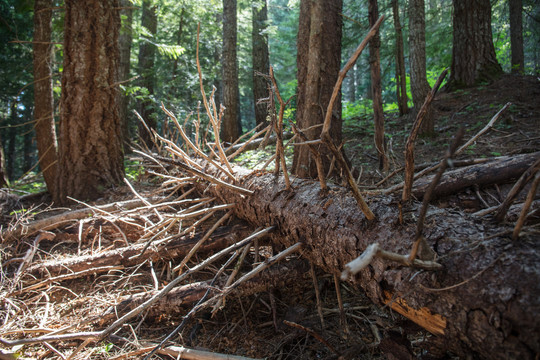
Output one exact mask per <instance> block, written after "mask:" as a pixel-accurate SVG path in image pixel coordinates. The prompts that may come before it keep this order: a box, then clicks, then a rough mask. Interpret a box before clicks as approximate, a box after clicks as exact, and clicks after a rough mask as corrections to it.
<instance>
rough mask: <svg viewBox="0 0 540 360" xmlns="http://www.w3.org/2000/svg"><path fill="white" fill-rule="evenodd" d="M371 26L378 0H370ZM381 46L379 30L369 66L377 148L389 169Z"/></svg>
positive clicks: (382, 164) (371, 44)
mask: <svg viewBox="0 0 540 360" xmlns="http://www.w3.org/2000/svg"><path fill="white" fill-rule="evenodd" d="M368 17H369V26H370V27H372V26H373V25H375V23H376V22H377V20H378V19H379V7H378V4H377V0H369V5H368ZM380 47H381V37H380V36H379V32H378V31H377V33H376V34H375V36H373V38H371V40H370V42H369V68H370V72H371V92H372V94H373V95H372V96H373V121H374V123H375V148H376V149H377V157H378V158H379V169H381V170H384V171H387V170H388V157H387V156H386V147H385V145H384V113H383V105H382V86H381V58H380V55H379V48H380Z"/></svg>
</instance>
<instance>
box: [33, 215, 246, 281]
mask: <svg viewBox="0 0 540 360" xmlns="http://www.w3.org/2000/svg"><path fill="white" fill-rule="evenodd" d="M247 232H248V228H247V227H246V226H242V225H235V226H232V227H231V226H223V227H221V228H219V229H217V230H216V231H215V232H214V234H213V236H212V237H211V241H210V242H207V243H205V244H203V245H202V246H201V248H200V251H201V252H208V251H212V250H216V249H222V248H224V247H227V246H230V245H231V244H234V243H235V242H237V241H239V240H241V239H243V238H244V237H245V236H247ZM203 236H204V233H203V232H197V233H195V235H193V236H192V235H188V234H185V235H182V234H180V235H175V236H173V237H172V238H169V239H163V240H160V241H158V242H155V243H154V246H151V247H149V248H148V249H147V250H146V251H145V253H144V255H143V256H140V254H141V252H142V249H143V248H144V247H145V244H144V243H139V244H133V245H131V246H128V247H123V248H119V249H114V250H108V251H104V252H101V253H99V254H94V255H82V256H74V257H69V258H66V259H63V260H58V259H55V260H48V261H43V262H37V263H34V264H32V265H31V266H30V267H29V268H28V269H27V271H26V273H28V274H32V275H34V276H45V275H48V276H58V275H61V274H69V273H75V274H77V273H81V275H84V273H82V272H84V271H91V270H92V269H97V268H101V267H106V266H112V265H115V266H124V267H130V266H134V265H136V264H140V263H142V262H143V261H145V260H152V261H154V262H155V261H159V260H170V259H175V258H176V259H177V258H181V257H183V256H185V255H186V254H187V253H188V252H189V250H190V249H191V247H192V246H193V245H194V244H196V243H197V242H198V241H199V240H200V239H201V238H202V237H203ZM53 279H54V278H53ZM51 280H52V279H51ZM28 290H30V289H28Z"/></svg>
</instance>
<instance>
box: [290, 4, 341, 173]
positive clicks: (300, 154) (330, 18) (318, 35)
mask: <svg viewBox="0 0 540 360" xmlns="http://www.w3.org/2000/svg"><path fill="white" fill-rule="evenodd" d="M341 9H342V1H341V0H336V1H323V0H314V1H311V0H302V1H301V2H300V18H299V26H298V41H297V46H298V54H297V59H296V62H297V67H298V73H297V79H298V96H297V103H296V104H297V110H296V123H297V125H298V127H299V128H300V129H306V128H308V127H310V126H313V125H318V124H322V123H323V120H324V114H325V112H326V108H327V107H328V103H329V102H330V97H331V95H332V91H333V89H334V85H335V83H336V80H337V78H338V74H339V71H340V66H341V25H342V21H341V15H340V13H341ZM336 103H337V104H340V103H341V95H339V96H338V99H337V100H336ZM320 132H321V130H320V128H315V129H311V130H309V131H306V132H305V134H306V135H307V137H308V138H309V139H310V140H313V139H316V138H318V137H319V134H320ZM330 136H331V137H332V139H333V140H334V143H335V144H337V145H338V146H339V145H340V144H341V106H336V107H335V108H334V111H333V114H332V125H331V128H330ZM319 150H320V151H321V150H323V149H322V148H320V149H319ZM328 154H330V152H329V151H328V152H325V151H323V152H322V157H323V165H324V167H325V169H326V171H328V169H329V167H330V162H331V158H330V157H329V156H327V155H328ZM292 172H293V173H295V174H296V175H298V176H300V177H316V176H317V167H316V164H315V159H313V158H312V155H311V153H310V151H309V149H308V148H307V147H306V146H296V147H295V148H294V158H293V165H292Z"/></svg>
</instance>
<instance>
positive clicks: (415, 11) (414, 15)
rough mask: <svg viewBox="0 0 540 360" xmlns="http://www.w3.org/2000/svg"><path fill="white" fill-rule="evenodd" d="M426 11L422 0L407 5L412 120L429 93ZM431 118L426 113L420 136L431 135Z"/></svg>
mask: <svg viewBox="0 0 540 360" xmlns="http://www.w3.org/2000/svg"><path fill="white" fill-rule="evenodd" d="M425 17H426V11H425V6H424V0H411V1H410V3H409V48H410V54H409V58H410V67H411V93H412V97H413V103H414V109H413V112H412V116H413V119H414V117H416V115H417V114H418V111H420V108H421V107H422V105H423V104H424V100H425V99H426V96H427V94H428V93H429V92H430V91H431V87H430V86H429V84H428V81H427V77H426V22H425ZM434 127H435V125H434V123H433V116H432V113H431V111H430V110H429V109H428V112H427V114H426V116H425V118H424V121H423V122H422V126H421V127H420V134H422V135H428V136H430V135H433V132H434Z"/></svg>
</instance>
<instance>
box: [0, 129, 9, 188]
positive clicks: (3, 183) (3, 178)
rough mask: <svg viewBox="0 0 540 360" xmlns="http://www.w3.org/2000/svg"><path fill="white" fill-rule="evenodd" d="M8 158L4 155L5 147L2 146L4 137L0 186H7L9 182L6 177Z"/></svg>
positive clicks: (0, 145) (1, 147) (0, 140)
mask: <svg viewBox="0 0 540 360" xmlns="http://www.w3.org/2000/svg"><path fill="white" fill-rule="evenodd" d="M5 168H6V159H5V157H4V147H3V146H2V138H0V188H3V187H7V185H8V182H7V178H6V172H5V170H4V169H5Z"/></svg>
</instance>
